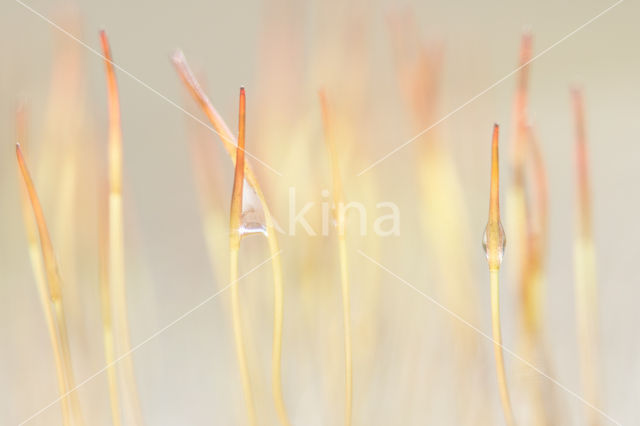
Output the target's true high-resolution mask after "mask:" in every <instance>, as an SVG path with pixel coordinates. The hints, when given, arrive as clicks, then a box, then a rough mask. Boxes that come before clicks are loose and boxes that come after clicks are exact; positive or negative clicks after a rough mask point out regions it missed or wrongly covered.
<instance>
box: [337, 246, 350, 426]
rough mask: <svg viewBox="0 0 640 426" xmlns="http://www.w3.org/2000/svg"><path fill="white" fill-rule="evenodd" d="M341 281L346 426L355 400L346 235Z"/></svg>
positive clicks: (342, 252) (341, 247)
mask: <svg viewBox="0 0 640 426" xmlns="http://www.w3.org/2000/svg"><path fill="white" fill-rule="evenodd" d="M338 245H339V250H340V279H341V283H342V319H343V321H344V367H345V377H344V380H345V413H344V423H345V425H347V426H349V425H351V411H352V406H353V403H352V399H353V396H352V395H353V372H352V365H353V362H352V359H351V307H350V301H351V297H350V295H349V270H348V267H347V243H346V240H345V237H344V234H343V235H341V236H340V237H339V242H338Z"/></svg>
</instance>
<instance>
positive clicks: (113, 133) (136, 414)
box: [100, 31, 144, 425]
mask: <svg viewBox="0 0 640 426" xmlns="http://www.w3.org/2000/svg"><path fill="white" fill-rule="evenodd" d="M100 41H101V42H102V51H103V55H104V58H105V67H106V73H107V89H108V92H107V93H108V102H109V148H108V149H109V177H108V184H109V219H108V222H109V225H108V251H107V259H108V262H109V267H108V272H107V274H108V279H109V287H110V291H111V295H112V306H111V308H112V309H113V312H114V331H115V338H116V344H117V347H118V350H119V352H120V353H128V352H129V351H130V350H131V337H130V332H129V321H128V319H127V295H126V286H125V272H124V224H123V207H122V131H121V125H120V100H119V97H118V86H117V82H116V74H115V70H114V67H113V60H112V59H111V49H110V47H109V41H108V39H107V35H106V34H105V32H104V31H101V32H100ZM121 372H122V377H123V380H124V383H125V392H126V393H127V396H128V398H127V401H128V403H129V405H130V416H131V418H130V423H132V424H135V425H142V424H144V420H143V417H142V411H141V408H140V401H139V397H138V390H137V385H136V379H135V373H134V369H133V359H132V358H131V357H130V356H127V357H125V358H124V359H123V360H122V369H121ZM112 409H113V408H112Z"/></svg>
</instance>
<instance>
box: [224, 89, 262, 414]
mask: <svg viewBox="0 0 640 426" xmlns="http://www.w3.org/2000/svg"><path fill="white" fill-rule="evenodd" d="M245 102H246V101H245V94H244V88H241V89H240V108H239V110H240V112H239V125H238V127H239V132H238V148H237V150H236V167H235V173H234V179H233V192H232V196H231V213H230V219H229V231H230V233H229V253H230V282H231V284H232V286H231V290H230V291H231V311H232V319H233V335H234V339H235V342H236V356H237V358H238V366H239V367H240V375H241V377H242V389H243V391H244V398H245V403H246V406H247V415H248V417H249V424H251V425H255V424H256V413H255V405H254V402H253V394H252V391H251V378H250V376H249V366H248V363H247V354H246V348H245V344H244V337H243V333H242V317H241V314H240V295H239V291H238V283H237V281H238V257H239V251H240V240H241V239H242V232H241V227H242V224H241V218H242V193H243V187H244V170H245V167H244V134H245V115H246V114H245V110H246V108H245Z"/></svg>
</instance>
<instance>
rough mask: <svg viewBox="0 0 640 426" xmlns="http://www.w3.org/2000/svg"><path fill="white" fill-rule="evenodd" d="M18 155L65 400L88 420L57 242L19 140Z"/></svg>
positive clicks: (76, 414)
mask: <svg viewBox="0 0 640 426" xmlns="http://www.w3.org/2000/svg"><path fill="white" fill-rule="evenodd" d="M16 156H17V159H18V165H19V167H20V172H21V174H22V179H23V181H24V185H25V187H26V190H27V193H28V196H29V201H30V202H31V207H32V209H33V215H34V217H35V222H36V225H37V228H38V234H39V236H40V246H41V249H42V259H43V261H44V270H45V272H46V276H47V283H48V285H49V288H48V296H49V297H48V299H49V300H48V302H49V303H51V305H52V307H53V315H52V319H53V322H54V326H55V328H56V329H57V331H58V334H57V339H59V340H58V345H57V346H58V347H59V356H60V359H61V364H62V368H63V370H64V376H65V383H66V392H65V394H64V395H63V397H65V398H63V401H64V399H66V397H67V396H70V398H69V399H70V406H71V411H72V413H73V418H74V422H75V424H76V425H82V424H84V421H83V419H82V410H81V407H80V402H79V400H78V398H77V394H75V393H73V392H72V391H73V390H74V389H75V378H74V374H73V366H72V362H71V352H70V350H69V336H68V333H67V325H66V319H65V315H64V308H63V306H62V280H61V278H60V274H59V272H58V265H57V264H56V260H55V254H54V251H53V245H52V244H51V238H50V237H49V230H48V229H47V224H46V221H45V218H44V213H43V211H42V206H41V205H40V200H39V199H38V194H37V193H36V189H35V187H34V185H33V181H32V179H31V175H30V173H29V170H28V168H27V164H26V162H25V160H24V156H23V155H22V150H21V149H20V144H16Z"/></svg>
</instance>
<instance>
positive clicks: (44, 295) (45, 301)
mask: <svg viewBox="0 0 640 426" xmlns="http://www.w3.org/2000/svg"><path fill="white" fill-rule="evenodd" d="M25 120H26V118H25V112H24V109H23V107H21V108H20V109H19V110H18V113H17V117H16V121H17V137H18V141H19V142H20V143H22V144H23V146H24V144H26V122H25ZM20 188H21V191H20V205H21V208H22V218H23V220H24V227H25V231H26V234H27V243H28V247H29V258H30V260H31V268H32V269H33V275H34V278H35V280H36V288H37V290H38V296H39V298H40V304H41V305H42V312H43V313H44V318H45V322H46V324H47V331H48V332H49V340H50V341H51V349H52V350H53V358H54V361H55V366H56V377H57V380H58V393H59V395H60V397H61V398H62V400H61V406H62V422H63V424H64V426H69V425H70V424H71V411H70V401H69V396H68V395H66V393H67V382H66V378H65V369H64V363H63V361H62V355H61V349H60V342H59V341H58V335H57V331H56V326H55V320H54V318H53V312H52V310H51V305H50V299H49V294H48V290H47V282H46V276H45V272H44V265H43V264H42V254H41V252H40V247H39V244H38V230H37V229H36V224H35V223H34V221H33V214H32V213H31V211H30V210H29V209H30V207H29V196H28V193H27V191H28V190H27V187H26V184H25V183H24V182H21V185H20Z"/></svg>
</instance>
